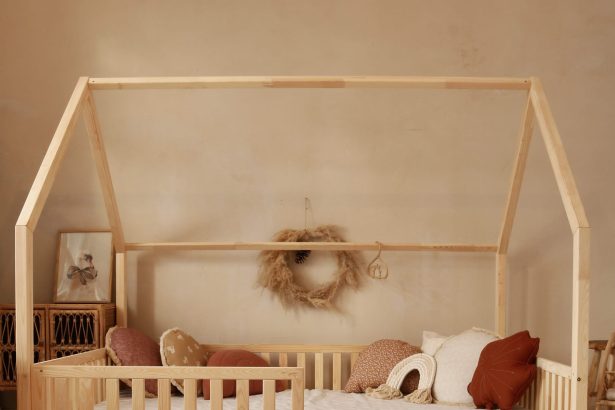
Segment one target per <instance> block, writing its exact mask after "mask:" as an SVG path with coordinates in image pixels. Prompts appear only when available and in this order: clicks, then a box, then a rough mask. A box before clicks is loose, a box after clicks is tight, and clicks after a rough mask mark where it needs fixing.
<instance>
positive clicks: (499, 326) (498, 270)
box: [495, 253, 507, 337]
mask: <svg viewBox="0 0 615 410" xmlns="http://www.w3.org/2000/svg"><path fill="white" fill-rule="evenodd" d="M506 290H507V288H506V254H503V253H496V255H495V330H496V332H497V333H498V335H500V336H501V337H504V336H506Z"/></svg>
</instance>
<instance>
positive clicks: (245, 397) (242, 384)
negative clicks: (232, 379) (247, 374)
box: [236, 380, 250, 410]
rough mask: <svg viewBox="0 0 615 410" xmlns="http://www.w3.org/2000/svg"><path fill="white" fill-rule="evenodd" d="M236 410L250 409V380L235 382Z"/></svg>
mask: <svg viewBox="0 0 615 410" xmlns="http://www.w3.org/2000/svg"><path fill="white" fill-rule="evenodd" d="M236 396H237V410H249V408H250V380H237V389H236Z"/></svg>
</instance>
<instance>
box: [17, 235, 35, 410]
mask: <svg viewBox="0 0 615 410" xmlns="http://www.w3.org/2000/svg"><path fill="white" fill-rule="evenodd" d="M33 247H34V241H33V234H32V231H31V230H30V229H29V228H28V227H27V226H23V225H17V226H15V311H16V315H15V316H16V317H15V319H16V323H15V343H16V346H17V359H16V363H15V366H16V368H17V407H18V409H19V410H30V409H31V408H32V402H31V397H30V381H31V377H30V376H31V375H30V372H31V366H32V364H33V363H34V341H33V336H32V335H33V334H34V319H33V317H32V315H33V313H34V312H33V296H32V281H33V263H34V258H33Z"/></svg>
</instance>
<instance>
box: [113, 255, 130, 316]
mask: <svg viewBox="0 0 615 410" xmlns="http://www.w3.org/2000/svg"><path fill="white" fill-rule="evenodd" d="M115 323H116V325H118V326H128V295H127V293H126V253H124V252H118V253H116V254H115Z"/></svg>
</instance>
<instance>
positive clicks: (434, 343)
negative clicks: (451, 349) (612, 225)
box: [421, 330, 448, 356]
mask: <svg viewBox="0 0 615 410" xmlns="http://www.w3.org/2000/svg"><path fill="white" fill-rule="evenodd" d="M446 339H448V336H442V335H441V334H439V333H436V332H432V331H430V330H423V344H422V345H421V350H422V351H423V353H425V354H428V355H430V356H433V355H435V354H436V351H437V350H438V349H439V348H440V346H442V343H444V341H445V340H446Z"/></svg>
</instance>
